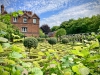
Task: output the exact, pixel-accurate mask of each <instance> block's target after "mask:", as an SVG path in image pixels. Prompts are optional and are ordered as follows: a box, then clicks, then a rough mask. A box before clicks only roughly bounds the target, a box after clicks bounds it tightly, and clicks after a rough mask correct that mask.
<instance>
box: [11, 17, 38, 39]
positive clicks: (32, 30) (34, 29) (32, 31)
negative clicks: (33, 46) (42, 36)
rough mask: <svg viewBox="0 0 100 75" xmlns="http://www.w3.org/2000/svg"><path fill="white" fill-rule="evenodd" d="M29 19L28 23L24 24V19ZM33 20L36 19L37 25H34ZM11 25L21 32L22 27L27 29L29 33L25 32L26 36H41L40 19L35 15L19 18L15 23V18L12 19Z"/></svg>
mask: <svg viewBox="0 0 100 75" xmlns="http://www.w3.org/2000/svg"><path fill="white" fill-rule="evenodd" d="M24 16H26V17H27V23H23V17H24ZM33 18H36V20H37V21H36V24H34V23H33ZM11 23H12V24H14V25H15V26H16V27H18V29H19V30H20V31H21V28H22V27H27V28H28V30H27V32H23V33H24V34H25V36H27V37H30V36H35V37H38V36H39V18H38V17H37V16H35V15H33V16H32V17H28V16H27V15H23V16H19V17H18V21H17V22H13V17H12V18H11Z"/></svg>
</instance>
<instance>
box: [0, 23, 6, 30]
mask: <svg viewBox="0 0 100 75" xmlns="http://www.w3.org/2000/svg"><path fill="white" fill-rule="evenodd" d="M6 29H7V25H6V24H5V23H3V22H0V30H2V31H5V30H6Z"/></svg>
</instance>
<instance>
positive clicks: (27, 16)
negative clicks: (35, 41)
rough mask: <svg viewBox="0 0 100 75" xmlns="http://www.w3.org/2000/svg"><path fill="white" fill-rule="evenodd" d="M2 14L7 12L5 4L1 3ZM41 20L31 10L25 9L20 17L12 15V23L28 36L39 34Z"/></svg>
mask: <svg viewBox="0 0 100 75" xmlns="http://www.w3.org/2000/svg"><path fill="white" fill-rule="evenodd" d="M1 14H2V15H3V14H7V12H6V11H5V10H4V6H3V5H1ZM39 20H40V18H39V17H38V16H37V15H36V14H35V13H34V14H32V12H31V11H23V15H19V16H18V17H13V16H11V23H12V24H13V25H15V26H16V27H17V28H18V29H19V30H20V31H21V32H22V33H23V34H24V35H25V36H27V37H30V36H35V37H38V36H39Z"/></svg>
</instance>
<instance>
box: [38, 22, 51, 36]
mask: <svg viewBox="0 0 100 75" xmlns="http://www.w3.org/2000/svg"><path fill="white" fill-rule="evenodd" d="M40 28H41V29H42V31H43V32H44V33H45V34H46V35H47V34H48V33H49V32H50V27H49V26H48V25H47V24H44V25H42V26H41V27H40Z"/></svg>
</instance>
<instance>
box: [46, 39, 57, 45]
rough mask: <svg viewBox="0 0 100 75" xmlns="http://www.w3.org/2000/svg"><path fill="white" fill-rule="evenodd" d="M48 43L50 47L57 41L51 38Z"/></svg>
mask: <svg viewBox="0 0 100 75" xmlns="http://www.w3.org/2000/svg"><path fill="white" fill-rule="evenodd" d="M48 43H49V44H51V45H54V44H56V43H57V39H56V38H54V37H52V38H50V39H48Z"/></svg>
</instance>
